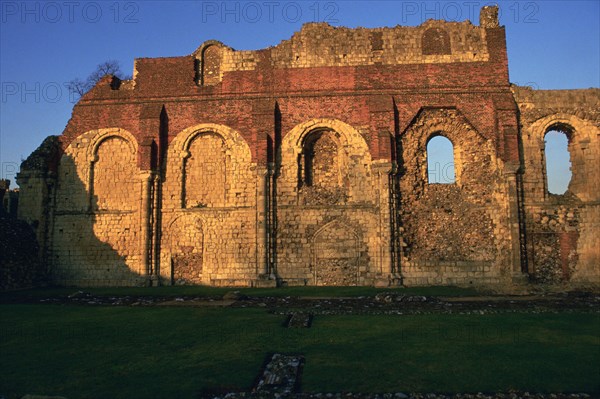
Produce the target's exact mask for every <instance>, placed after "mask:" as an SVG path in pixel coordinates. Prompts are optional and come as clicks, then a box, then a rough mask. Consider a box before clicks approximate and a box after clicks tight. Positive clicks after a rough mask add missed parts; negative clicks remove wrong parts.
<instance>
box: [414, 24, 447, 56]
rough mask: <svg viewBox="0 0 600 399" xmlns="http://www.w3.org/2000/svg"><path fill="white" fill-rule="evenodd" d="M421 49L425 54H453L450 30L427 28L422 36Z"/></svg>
mask: <svg viewBox="0 0 600 399" xmlns="http://www.w3.org/2000/svg"><path fill="white" fill-rule="evenodd" d="M421 50H422V53H423V55H444V54H451V53H452V52H451V50H450V36H449V35H448V32H446V31H445V30H444V29H440V28H430V29H427V30H426V31H425V32H424V33H423V37H422V38H421Z"/></svg>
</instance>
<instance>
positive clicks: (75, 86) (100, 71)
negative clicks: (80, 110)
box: [67, 60, 130, 98]
mask: <svg viewBox="0 0 600 399" xmlns="http://www.w3.org/2000/svg"><path fill="white" fill-rule="evenodd" d="M106 75H113V76H116V77H117V78H119V79H128V77H125V76H123V72H121V67H120V65H119V62H118V61H116V60H109V61H105V62H103V63H101V64H98V66H97V67H96V70H94V72H92V73H91V74H90V75H89V76H88V77H87V78H86V79H85V81H83V80H81V79H79V78H75V79H73V80H71V81H70V82H68V83H67V89H68V90H69V92H70V93H71V94H72V95H75V97H76V98H79V97H81V96H83V95H84V94H85V93H87V92H88V91H90V89H91V88H92V87H94V85H96V83H98V81H99V80H100V79H102V78H103V77H105V76H106ZM129 79H130V78H129Z"/></svg>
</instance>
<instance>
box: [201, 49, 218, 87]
mask: <svg viewBox="0 0 600 399" xmlns="http://www.w3.org/2000/svg"><path fill="white" fill-rule="evenodd" d="M219 82H221V49H220V48H219V47H218V46H216V45H211V46H208V47H206V48H205V49H204V51H203V52H202V84H203V85H204V86H214V85H216V84H218V83H219Z"/></svg>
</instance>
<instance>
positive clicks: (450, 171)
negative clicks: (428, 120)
mask: <svg viewBox="0 0 600 399" xmlns="http://www.w3.org/2000/svg"><path fill="white" fill-rule="evenodd" d="M427 181H428V183H430V184H453V183H455V182H456V177H455V174H454V146H453V145H452V142H451V141H450V140H448V139H447V138H446V137H444V136H439V135H438V136H434V137H432V138H431V139H429V141H428V142H427Z"/></svg>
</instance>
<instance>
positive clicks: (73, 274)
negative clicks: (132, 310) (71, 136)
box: [50, 129, 143, 285]
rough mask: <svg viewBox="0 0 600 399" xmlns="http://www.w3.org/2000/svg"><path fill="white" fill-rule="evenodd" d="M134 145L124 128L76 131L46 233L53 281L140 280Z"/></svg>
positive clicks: (138, 175)
mask: <svg viewBox="0 0 600 399" xmlns="http://www.w3.org/2000/svg"><path fill="white" fill-rule="evenodd" d="M137 147H138V146H137V140H136V139H135V138H134V137H133V136H132V135H131V134H130V133H129V132H127V131H125V130H122V129H100V130H94V131H90V132H86V133H84V134H82V135H81V136H79V137H78V138H77V139H76V140H75V141H73V142H72V143H71V144H70V145H69V146H68V147H67V149H66V150H65V152H64V154H63V155H62V157H61V159H60V163H59V165H58V179H57V186H56V193H55V211H54V221H53V228H52V231H51V248H50V251H51V259H50V265H51V270H52V277H53V280H54V282H55V283H58V284H63V285H75V284H77V285H132V284H139V283H140V281H139V280H140V278H139V276H140V275H142V274H143V270H142V268H143V265H141V262H140V241H141V239H142V237H141V234H140V230H141V226H140V223H141V221H140V216H141V215H140V202H141V201H140V198H141V186H142V177H143V176H142V174H141V173H140V170H139V168H138V167H137V162H136V158H137V153H138V148H137Z"/></svg>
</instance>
